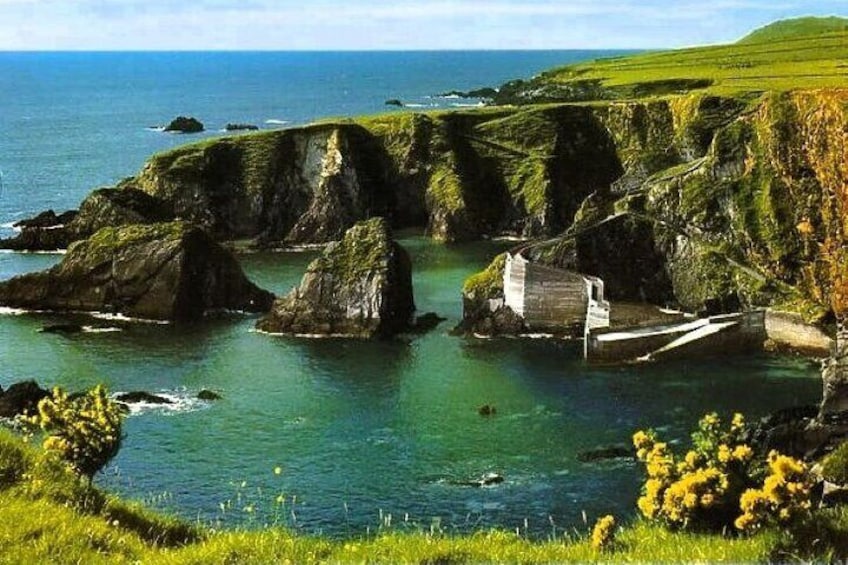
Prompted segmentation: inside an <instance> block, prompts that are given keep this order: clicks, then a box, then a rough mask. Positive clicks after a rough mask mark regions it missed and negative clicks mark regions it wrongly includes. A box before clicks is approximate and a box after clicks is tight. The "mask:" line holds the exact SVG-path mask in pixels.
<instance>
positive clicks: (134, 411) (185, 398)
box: [112, 389, 210, 416]
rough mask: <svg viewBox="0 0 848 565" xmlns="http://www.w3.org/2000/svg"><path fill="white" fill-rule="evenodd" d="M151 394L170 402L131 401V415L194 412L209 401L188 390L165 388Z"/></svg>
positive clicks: (205, 406) (207, 404)
mask: <svg viewBox="0 0 848 565" xmlns="http://www.w3.org/2000/svg"><path fill="white" fill-rule="evenodd" d="M121 394H125V393H122V392H116V393H114V394H112V397H113V398H114V397H117V396H119V395H121ZM153 394H155V395H156V396H161V397H162V398H166V399H167V400H169V401H170V402H169V403H168V404H154V403H151V402H133V403H131V404H127V407H128V408H129V410H130V415H131V416H137V415H139V414H146V413H149V412H157V413H160V414H163V415H173V414H181V413H186V412H196V411H198V410H203V409H204V408H208V407H209V405H210V404H209V402H206V401H203V400H200V399H199V398H197V392H195V391H188V390H184V389H183V390H166V391H156V392H154V393H153Z"/></svg>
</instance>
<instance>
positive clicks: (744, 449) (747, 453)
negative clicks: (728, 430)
mask: <svg viewBox="0 0 848 565" xmlns="http://www.w3.org/2000/svg"><path fill="white" fill-rule="evenodd" d="M753 456H754V450H753V449H751V448H750V447H749V446H747V445H744V444H743V445H737V446H736V447H734V448H733V458H734V459H736V460H737V461H742V462H745V461H748V460H750V459H751V457H753Z"/></svg>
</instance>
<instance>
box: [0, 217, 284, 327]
mask: <svg viewBox="0 0 848 565" xmlns="http://www.w3.org/2000/svg"><path fill="white" fill-rule="evenodd" d="M273 298H274V297H273V295H272V294H271V293H268V292H265V291H263V290H261V289H260V288H258V287H256V286H255V285H254V284H253V283H251V282H250V281H248V280H247V278H246V277H245V276H244V273H243V272H242V270H241V267H239V265H238V263H237V262H236V260H235V258H234V257H233V256H232V255H231V254H230V253H229V252H228V251H227V250H225V249H223V248H222V247H221V246H220V245H219V244H217V243H216V242H214V241H213V240H212V239H210V238H209V236H208V235H206V233H205V232H203V231H202V230H200V229H198V228H196V227H192V226H190V225H188V224H184V223H180V222H175V223H168V224H151V225H130V226H124V227H120V228H103V229H101V230H100V231H98V232H97V233H95V234H94V235H93V236H91V237H90V238H89V239H85V240H82V241H78V242H76V243H75V244H73V245H72V246H71V247H70V249H69V250H68V253H67V255H65V257H64V258H63V259H62V262H61V263H59V264H58V265H56V266H55V267H53V268H51V269H49V270H47V271H43V272H40V273H33V274H26V275H21V276H18V277H15V278H13V279H11V280H8V281H5V282H2V283H0V304H2V305H4V306H11V307H15V308H27V309H35V310H56V311H97V312H107V313H119V314H124V315H127V316H132V317H138V318H148V319H158V320H193V319H197V318H199V317H201V316H203V314H204V313H206V312H207V311H210V310H218V309H231V310H245V311H250V312H265V311H267V310H268V308H270V306H271V302H272V301H273Z"/></svg>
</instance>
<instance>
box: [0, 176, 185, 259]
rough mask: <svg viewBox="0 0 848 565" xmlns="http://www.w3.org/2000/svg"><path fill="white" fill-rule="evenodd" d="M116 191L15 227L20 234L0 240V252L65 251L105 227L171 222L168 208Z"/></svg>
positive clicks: (125, 189) (128, 189)
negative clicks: (73, 208)
mask: <svg viewBox="0 0 848 565" xmlns="http://www.w3.org/2000/svg"><path fill="white" fill-rule="evenodd" d="M120 186H121V188H119V189H112V188H101V189H97V190H95V191H93V192H92V193H91V194H89V195H88V196H87V197H86V198H85V200H83V201H82V204H81V205H80V209H79V211H78V212H77V211H76V210H69V211H68V212H64V213H62V214H60V215H58V216H57V215H56V214H55V213H53V211H52V210H48V211H47V212H42V213H41V214H39V215H38V216H36V217H35V218H31V219H29V220H22V221H21V222H18V224H16V226H18V227H21V228H22V229H21V233H19V234H18V235H17V236H15V237H13V238H9V239H4V240H0V249H12V250H15V251H52V250H56V249H66V248H67V247H68V246H69V245H70V244H71V243H72V242H74V241H77V240H80V239H85V238H87V237H88V236H90V235H92V234H94V233H95V232H96V231H97V230H99V229H101V228H105V227H117V226H125V225H130V224H152V223H157V222H166V221H170V220H172V219H173V213H172V212H171V210H170V208H169V206H168V205H167V204H166V203H165V202H162V201H161V200H159V199H158V198H156V197H153V196H150V195H149V194H147V193H145V192H142V191H140V190H137V189H135V188H133V187H132V186H130V185H129V184H128V183H126V182H125V183H124V184H122V185H120Z"/></svg>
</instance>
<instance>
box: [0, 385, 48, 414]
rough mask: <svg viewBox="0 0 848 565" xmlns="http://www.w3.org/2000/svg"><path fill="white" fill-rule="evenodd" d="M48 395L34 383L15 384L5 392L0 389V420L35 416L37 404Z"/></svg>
mask: <svg viewBox="0 0 848 565" xmlns="http://www.w3.org/2000/svg"><path fill="white" fill-rule="evenodd" d="M49 394H50V393H49V392H48V391H46V390H44V389H43V388H41V387H40V386H38V384H37V383H36V382H35V381H23V382H20V383H15V384H13V385H11V386H10V387H9V388H8V389H6V391H5V392H3V391H2V389H0V418H14V417H15V416H18V415H32V414H35V412H36V411H37V410H38V402H39V401H40V400H41V399H42V398H44V397H46V396H48V395H49Z"/></svg>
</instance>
